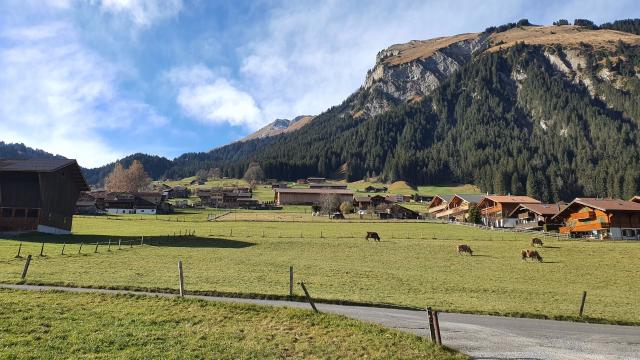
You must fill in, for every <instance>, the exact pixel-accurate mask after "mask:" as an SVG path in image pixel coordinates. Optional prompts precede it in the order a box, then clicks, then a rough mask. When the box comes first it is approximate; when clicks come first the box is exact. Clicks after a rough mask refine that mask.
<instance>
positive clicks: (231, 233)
mask: <svg viewBox="0 0 640 360" xmlns="http://www.w3.org/2000/svg"><path fill="white" fill-rule="evenodd" d="M229 237H233V229H231V230H230V231H229Z"/></svg>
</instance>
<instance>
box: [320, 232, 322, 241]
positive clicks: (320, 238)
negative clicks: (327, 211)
mask: <svg viewBox="0 0 640 360" xmlns="http://www.w3.org/2000/svg"><path fill="white" fill-rule="evenodd" d="M320 239H322V230H320Z"/></svg>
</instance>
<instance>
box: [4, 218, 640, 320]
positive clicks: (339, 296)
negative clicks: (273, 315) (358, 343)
mask: <svg viewBox="0 0 640 360" xmlns="http://www.w3.org/2000/svg"><path fill="white" fill-rule="evenodd" d="M206 216H207V212H195V211H192V212H191V213H189V212H186V213H181V214H179V215H176V216H167V217H163V216H158V217H157V218H156V217H153V216H149V217H146V218H142V220H141V218H140V216H111V217H108V218H107V217H82V216H77V217H75V218H74V235H72V236H57V237H56V236H44V235H36V234H33V235H25V236H22V237H19V238H15V239H5V240H2V241H0V282H5V283H18V282H20V281H21V279H20V274H21V272H22V269H23V266H24V262H25V258H24V256H26V255H27V254H32V255H34V258H33V261H32V264H31V267H30V269H29V274H28V276H27V283H41V284H64V285H76V286H98V287H118V288H149V289H174V290H175V289H177V286H178V275H177V262H178V260H182V261H183V263H184V269H185V282H186V288H187V290H191V291H202V292H211V293H214V292H217V293H241V294H261V295H275V296H286V295H288V286H289V283H288V281H289V277H288V269H289V266H293V267H294V269H295V279H296V282H297V281H301V280H302V281H304V282H305V283H306V284H307V285H308V288H309V291H310V292H311V294H312V296H314V297H316V298H319V299H327V300H345V301H354V302H367V303H385V304H395V305H403V306H410V307H419V308H424V307H426V306H432V307H434V308H436V309H439V310H443V311H456V312H477V313H491V314H503V315H513V316H531V317H549V318H576V317H577V314H578V309H579V305H580V297H581V295H582V291H585V290H586V291H587V292H588V296H587V303H586V306H585V316H586V317H587V319H589V320H592V321H603V322H618V323H630V324H640V308H639V307H638V306H637V304H638V299H639V298H640V267H638V259H639V258H640V243H638V242H622V241H620V242H618V241H616V242H612V241H608V242H599V241H576V240H555V239H546V241H545V247H544V248H541V249H539V251H540V253H541V254H542V256H543V257H544V262H543V263H533V262H523V261H522V260H521V259H520V251H521V250H522V249H525V248H530V244H529V242H530V239H531V236H530V235H526V234H517V235H516V234H514V233H511V232H496V231H487V230H480V229H477V228H472V227H465V226H460V225H453V224H434V223H425V222H380V221H378V222H340V221H322V222H290V221H215V222H207V221H206ZM169 220H170V221H169ZM175 220H180V221H175ZM192 231H195V236H194V237H184V236H183V237H179V236H176V238H173V234H174V233H176V234H178V233H182V234H184V233H186V232H192ZM367 231H377V232H378V233H379V234H380V236H381V237H382V241H381V242H380V243H375V242H372V241H366V240H364V235H365V234H366V232H367ZM142 235H144V236H145V245H143V246H134V247H133V248H129V247H126V246H124V247H123V249H121V250H118V249H117V245H115V244H116V243H117V240H118V239H122V240H123V242H124V243H125V244H126V243H127V242H128V241H133V242H134V243H136V244H138V243H139V241H140V236H142ZM109 239H110V240H111V241H112V243H113V244H114V245H112V247H111V251H107V246H106V245H100V246H99V247H98V252H97V253H95V242H96V241H99V242H101V243H102V244H105V243H106V242H107V241H109ZM42 241H44V242H45V254H44V255H45V256H43V257H40V256H39V253H40V248H41V242H42ZM20 242H22V243H23V248H22V255H23V257H22V258H14V256H15V255H16V252H17V250H18V246H19V243H20ZM80 242H82V243H84V245H83V249H82V253H81V254H78V250H79V243H80ZM63 243H66V246H65V252H66V254H65V255H61V254H60V252H61V249H62V244H63ZM460 243H466V244H469V245H471V247H472V248H473V249H474V251H475V253H474V256H472V257H471V256H461V255H458V254H457V253H456V251H455V246H456V245H457V244H460ZM296 295H301V291H300V289H299V288H298V287H296Z"/></svg>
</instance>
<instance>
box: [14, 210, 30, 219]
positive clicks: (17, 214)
mask: <svg viewBox="0 0 640 360" xmlns="http://www.w3.org/2000/svg"><path fill="white" fill-rule="evenodd" d="M26 215H27V210H25V209H16V211H14V212H13V217H15V218H23V217H25V216H26Z"/></svg>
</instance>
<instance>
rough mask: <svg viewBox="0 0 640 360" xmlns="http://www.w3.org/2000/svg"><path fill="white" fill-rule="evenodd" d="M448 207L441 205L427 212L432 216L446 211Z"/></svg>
mask: <svg viewBox="0 0 640 360" xmlns="http://www.w3.org/2000/svg"><path fill="white" fill-rule="evenodd" d="M447 205H448V204H441V205H438V206H434V207H432V208H429V209H428V210H427V212H428V213H429V214H432V213H434V212H439V211H442V210H445V209H446V208H447Z"/></svg>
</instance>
